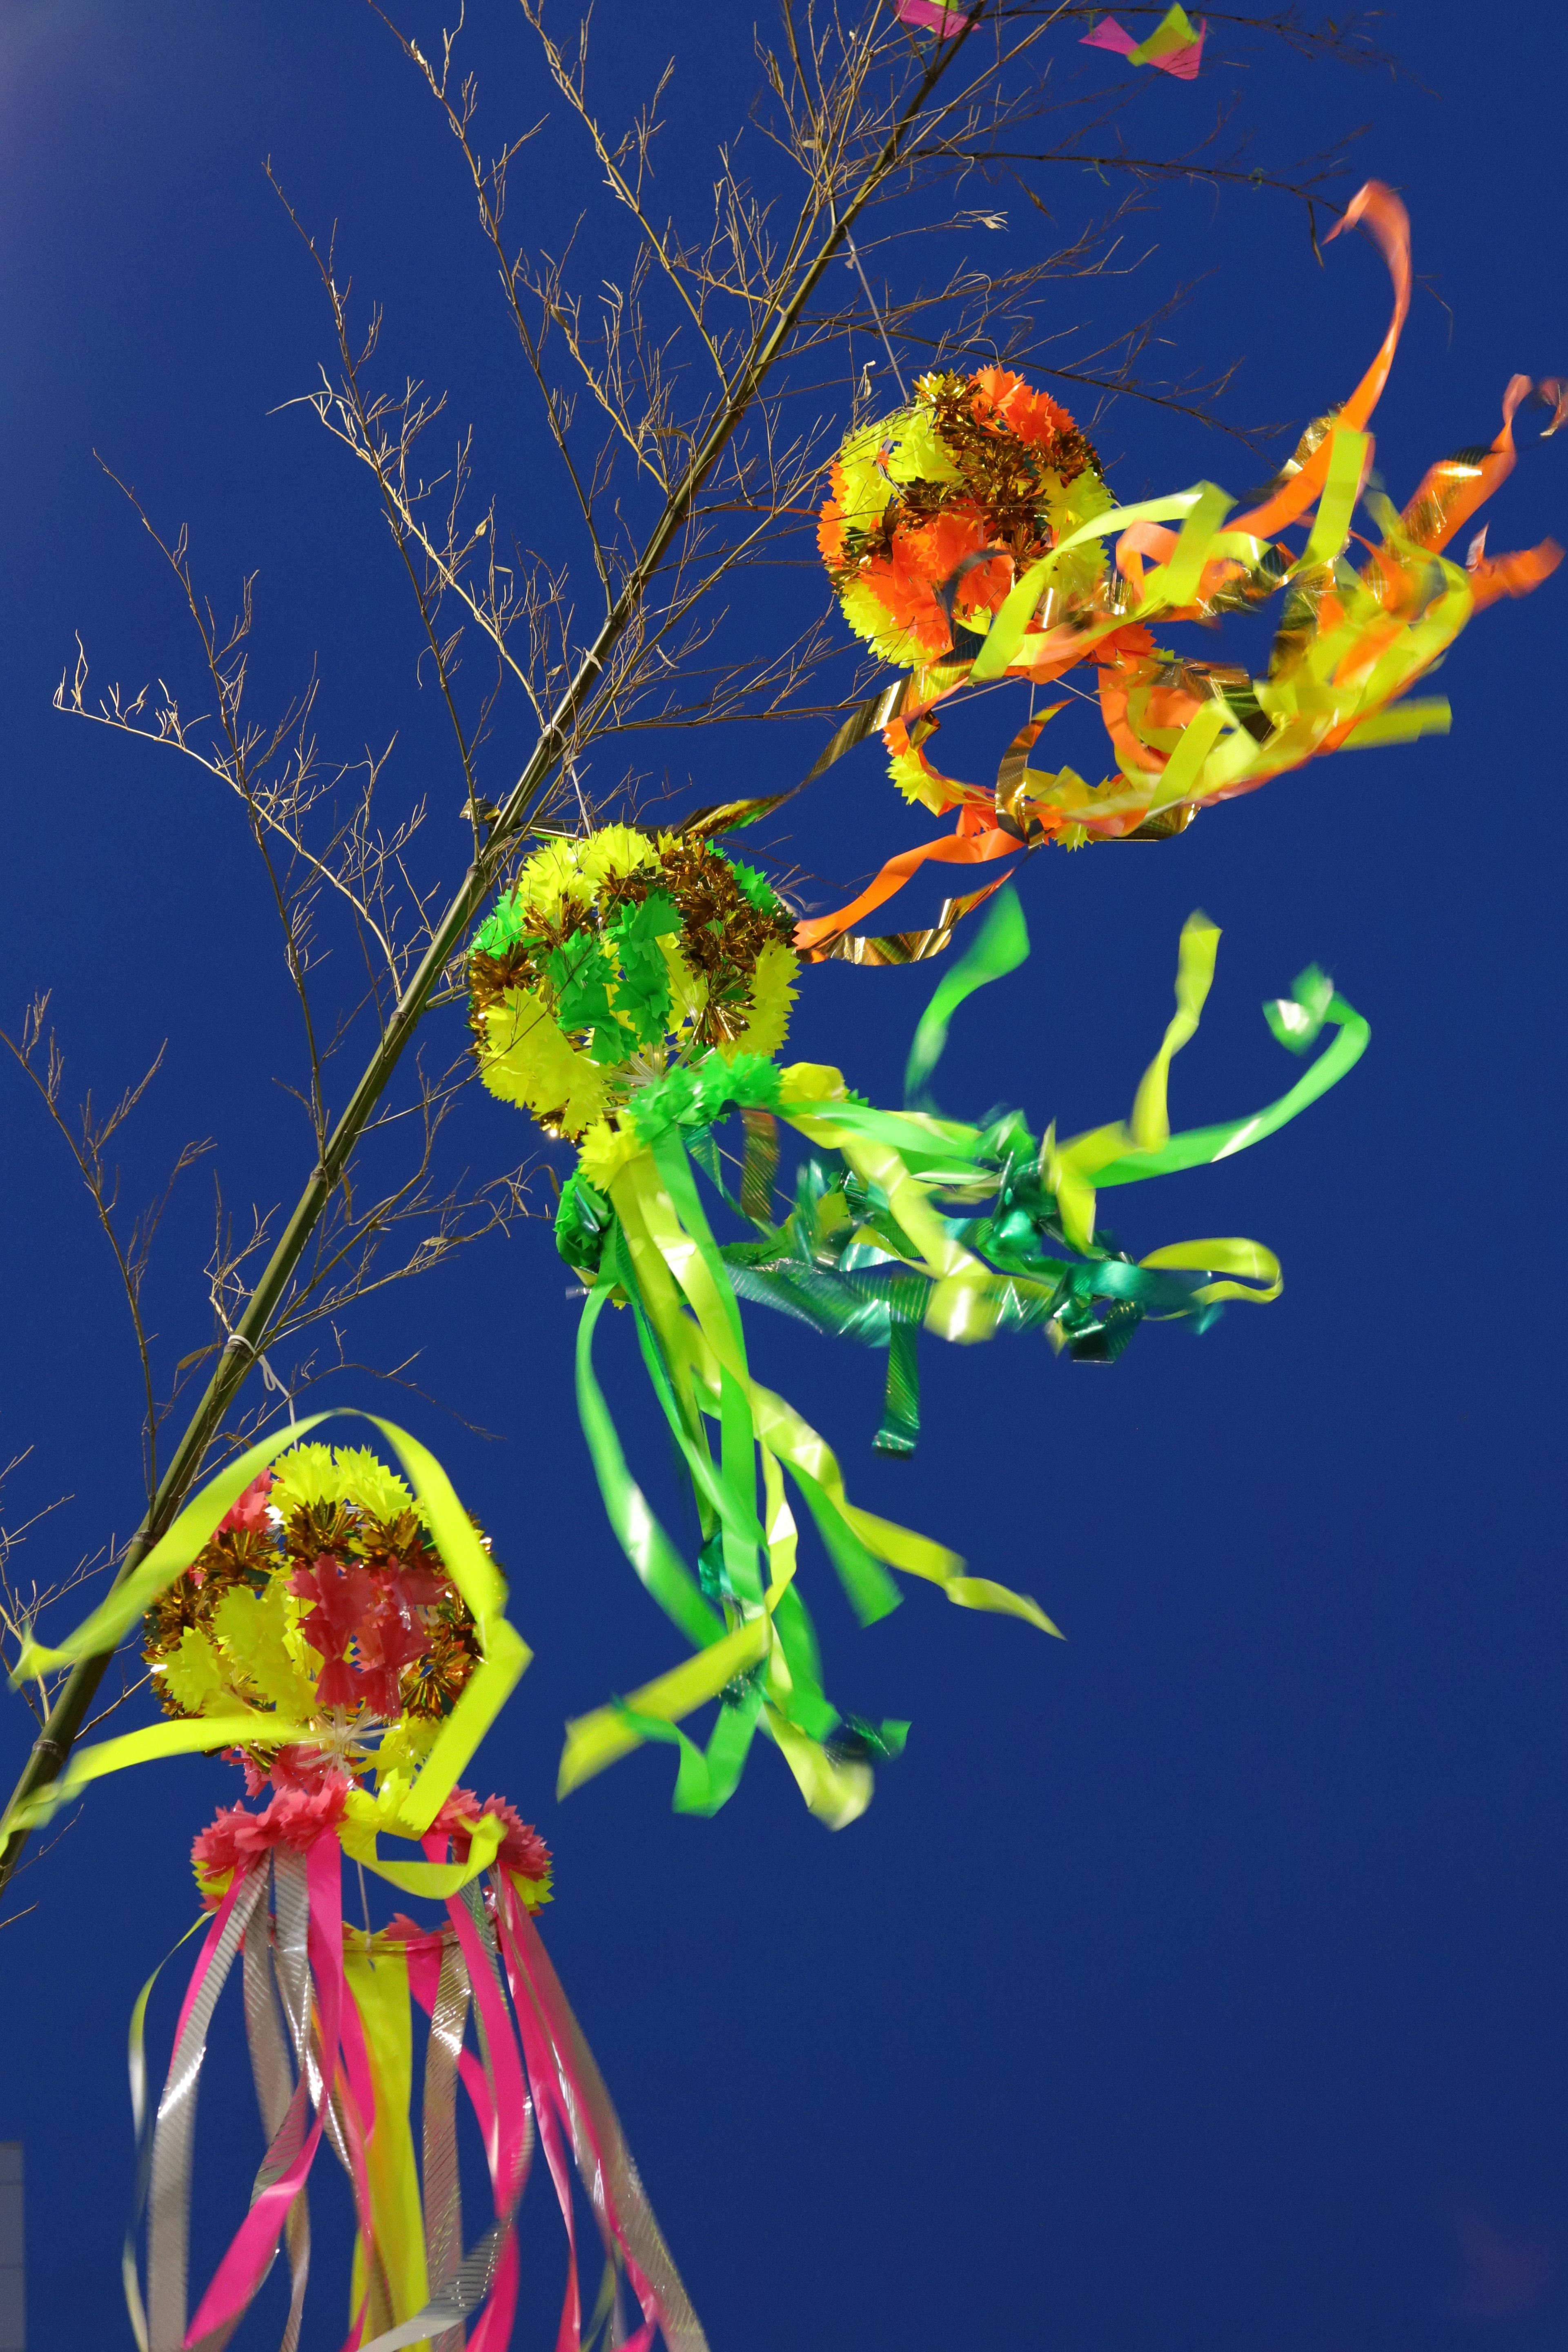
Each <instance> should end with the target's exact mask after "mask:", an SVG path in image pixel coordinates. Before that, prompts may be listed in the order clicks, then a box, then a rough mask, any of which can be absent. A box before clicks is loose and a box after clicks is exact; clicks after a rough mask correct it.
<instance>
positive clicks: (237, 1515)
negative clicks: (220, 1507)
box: [217, 1470, 272, 1536]
mask: <svg viewBox="0 0 1568 2352" xmlns="http://www.w3.org/2000/svg"><path fill="white" fill-rule="evenodd" d="M271 1492H272V1473H271V1471H270V1470H264V1471H263V1472H262V1473H261V1475H260V1477H259V1478H253V1479H252V1480H251V1482H250V1484H249V1486H247V1488H246V1490H245V1492H244V1494H243V1495H241V1496H240V1497H239V1500H238V1501H237V1503H236V1504H235V1505H234V1506H233V1507H232V1508H231V1509H230V1510H228V1511H226V1513H225V1515H224V1517H222V1518H221V1519H220V1520H219V1521H218V1523H217V1532H218V1534H219V1535H220V1536H226V1535H260V1534H261V1533H263V1532H264V1530H265V1529H266V1527H267V1524H268V1521H267V1497H268V1495H269V1494H270V1493H271Z"/></svg>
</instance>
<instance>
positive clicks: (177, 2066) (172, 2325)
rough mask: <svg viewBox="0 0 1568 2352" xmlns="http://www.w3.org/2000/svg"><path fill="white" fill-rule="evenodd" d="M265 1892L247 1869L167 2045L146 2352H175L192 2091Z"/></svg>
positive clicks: (184, 2255)
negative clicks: (175, 2036)
mask: <svg viewBox="0 0 1568 2352" xmlns="http://www.w3.org/2000/svg"><path fill="white" fill-rule="evenodd" d="M266 1892H267V1874H266V1872H265V1871H264V1870H260V1869H255V1870H252V1871H251V1872H250V1873H249V1874H247V1877H245V1878H244V1879H243V1880H242V1881H241V1882H240V1885H239V1887H238V1889H237V1892H236V1895H235V1898H234V1903H233V1906H232V1907H231V1909H230V1911H229V1915H228V1917H227V1918H226V1920H225V1921H224V1924H223V1931H222V1933H221V1935H220V1936H219V1937H218V1940H217V1946H216V1949H215V1951H214V1953H213V1956H212V1959H211V1962H210V1963H209V1965H208V1968H207V1971H206V1974H205V1977H204V1978H203V1979H202V1982H201V1986H200V1989H199V1990H198V1991H197V1994H196V1997H195V2000H194V2001H193V2002H192V2003H191V2012H190V2015H189V2016H188V2017H187V2018H186V2020H185V2024H184V2032H182V2033H181V2035H180V2038H179V2041H178V2042H176V2044H175V2046H174V2060H173V2062H172V2063H171V2065H170V2067H169V2079H168V2081H167V2083H165V2084H164V2085H163V2097H162V2098H161V2099H160V2100H159V2102H158V2120H157V2123H156V2125H155V2126H154V2127H153V2181H152V2196H151V2207H150V2212H149V2216H148V2224H147V2332H148V2342H149V2346H150V2352H182V2347H183V2346H184V2340H185V2303H186V2289H187V2284H188V2270H189V2263H190V2227H191V2157H192V2151H193V2148H194V2146H195V2128H196V2092H197V2090H198V2088H199V2087H200V2083H201V2072H202V2062H203V2060H204V2059H205V2056H206V2052H207V2032H208V2030H209V2028H210V2026H211V2024H212V2016H213V2011H214V2010H215V2009H216V2006H217V1999H218V1995H219V1994H220V1993H221V1992H222V1990H223V1989H224V1986H225V1985H226V1983H227V1981H228V1972H229V1970H230V1969H231V1968H232V1967H233V1965H234V1957H235V1954H236V1953H237V1951H238V1949H239V1947H240V1941H241V1938H242V1937H243V1936H244V1934H245V1931H246V1929H247V1927H249V1925H250V1922H251V1919H252V1917H253V1916H254V1915H255V1912H256V1907H257V1905H258V1903H260V1902H261V1901H262V1899H263V1898H264V1896H265V1895H266Z"/></svg>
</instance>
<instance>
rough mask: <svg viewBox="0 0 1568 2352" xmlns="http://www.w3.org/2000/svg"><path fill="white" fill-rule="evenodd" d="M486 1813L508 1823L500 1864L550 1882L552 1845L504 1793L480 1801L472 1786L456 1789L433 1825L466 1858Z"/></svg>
mask: <svg viewBox="0 0 1568 2352" xmlns="http://www.w3.org/2000/svg"><path fill="white" fill-rule="evenodd" d="M486 1813H491V1814H493V1815H494V1816H495V1817H496V1818H497V1820H499V1821H502V1822H505V1823H506V1835H505V1837H504V1838H503V1839H502V1840H501V1846H500V1853H498V1854H497V1856H496V1860H497V1862H498V1863H499V1864H500V1866H501V1868H502V1869H503V1870H505V1871H508V1872H510V1874H512V1876H514V1877H517V1878H528V1879H532V1880H533V1881H534V1882H535V1883H536V1884H548V1882H549V1879H550V1875H551V1873H552V1869H553V1867H554V1857H553V1856H552V1853H551V1851H550V1848H549V1847H548V1846H547V1845H546V1844H545V1843H544V1840H543V1839H542V1837H541V1836H540V1834H539V1832H538V1831H537V1830H536V1829H535V1828H534V1826H533V1824H532V1822H525V1821H524V1820H523V1818H522V1816H521V1813H519V1811H517V1809H516V1807H515V1806H513V1805H509V1804H508V1803H507V1801H506V1799H505V1798H504V1797H487V1798H486V1799H485V1801H484V1803H483V1804H482V1805H481V1804H480V1802H479V1799H478V1797H476V1796H475V1794H474V1792H473V1790H471V1789H454V1790H453V1791H452V1793H451V1795H450V1796H449V1797H448V1798H447V1801H446V1803H445V1804H444V1805H443V1806H442V1808H441V1810H440V1811H439V1812H438V1813H437V1816H436V1818H435V1820H434V1821H433V1822H432V1823H431V1824H430V1826H431V1828H432V1829H433V1830H434V1831H436V1832H437V1834H444V1835H445V1836H447V1837H449V1838H450V1839H451V1841H452V1845H453V1850H454V1851H455V1853H456V1854H457V1856H458V1861H459V1862H467V1860H468V1848H469V1846H470V1844H471V1843H472V1832H473V1827H474V1823H475V1822H478V1821H479V1820H481V1819H482V1818H483V1816H484V1815H485V1814H486Z"/></svg>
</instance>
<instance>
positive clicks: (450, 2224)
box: [424, 1931, 468, 2352]
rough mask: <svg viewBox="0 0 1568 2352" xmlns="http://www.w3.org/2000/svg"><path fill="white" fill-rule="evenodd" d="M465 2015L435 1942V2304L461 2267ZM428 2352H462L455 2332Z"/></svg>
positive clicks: (431, 2132) (450, 1940)
mask: <svg viewBox="0 0 1568 2352" xmlns="http://www.w3.org/2000/svg"><path fill="white" fill-rule="evenodd" d="M467 2020H468V1970H467V1969H466V1968H465V1967H464V1966H463V1955H462V1952H461V1950H460V1949H459V1948H458V1939H457V1937H456V1936H454V1935H452V1934H451V1933H450V1932H449V1931H448V1933H447V1935H445V1936H443V1937H442V1939H441V1975H440V1980H439V1983H438V1984H437V1991H436V2006H435V2008H434V2010H433V2011H432V2012H431V2016H430V2040H429V2045H428V2048H427V2049H426V2057H425V2120H424V2134H425V2148H424V2156H425V2163H424V2201H425V2260H426V2269H427V2271H428V2273H429V2279H430V2293H431V2295H432V2297H433V2298H434V2299H435V2300H437V2301H439V2299H440V2298H441V2296H442V2295H443V2294H446V2292H447V2289H448V2288H449V2287H450V2286H451V2284H452V2283H453V2282H454V2280H455V2279H456V2278H457V2275H458V2271H459V2270H460V2269H461V2267H462V2261H463V2202H462V2187H461V2183H460V2182H459V2180H458V2058H459V2056H460V2054H461V2052H462V2047H463V2028H464V2025H465V2023H466V2022H467ZM430 2352H463V2333H462V2329H461V2327H460V2326H458V2327H455V2328H452V2329H450V2330H448V2331H447V2333H446V2334H445V2335H443V2336H438V2337H437V2338H436V2339H435V2340H434V2341H433V2342H432V2344H431V2347H430Z"/></svg>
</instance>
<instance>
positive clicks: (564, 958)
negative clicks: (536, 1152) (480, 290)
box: [468, 824, 798, 1141]
mask: <svg viewBox="0 0 1568 2352" xmlns="http://www.w3.org/2000/svg"><path fill="white" fill-rule="evenodd" d="M794 931H795V918H794V917H793V915H791V913H790V912H789V909H788V908H786V907H785V906H784V903H783V901H782V900H781V899H780V898H778V897H777V896H776V894H775V893H774V891H773V888H772V887H771V886H770V885H769V883H768V882H767V881H766V879H765V878H764V877H763V876H762V875H761V874H759V873H757V872H756V871H755V870H754V868H752V867H751V866H745V865H742V863H741V862H740V860H739V859H736V858H730V857H727V856H725V855H724V854H723V852H722V851H721V850H718V849H715V848H714V847H713V846H712V845H711V844H710V843H709V842H705V841H692V840H689V839H687V838H686V837H684V836H683V835H679V834H675V833H658V834H654V833H645V832H641V831H639V830H638V829H637V828H636V827H634V826H631V825H624V824H617V825H606V826H605V827H604V828H603V829H602V830H600V831H598V832H596V833H592V834H589V835H586V836H585V837H584V838H583V839H580V840H572V841H552V842H549V843H547V844H546V845H545V846H544V847H543V848H542V849H541V850H538V851H537V852H536V853H535V854H534V856H531V857H530V858H529V859H528V861H527V862H526V864H525V865H524V866H522V867H521V871H520V872H519V874H518V877H517V879H516V881H515V882H514V883H513V885H512V887H511V888H510V891H508V892H507V894H506V895H505V896H504V897H503V898H500V900H499V901H498V902H497V904H496V906H495V907H494V908H493V909H492V911H491V912H490V914H489V916H488V917H487V918H486V919H485V921H484V923H483V924H482V925H481V926H480V928H479V932H478V934H477V935H476V937H475V940H474V942H473V946H472V948H471V949H470V950H469V959H468V983H469V990H470V1006H469V1016H468V1017H469V1020H470V1022H471V1024H472V1026H473V1029H474V1032H475V1036H476V1040H477V1052H478V1055H479V1074H480V1076H481V1077H482V1078H483V1080H484V1083H485V1085H486V1086H487V1087H489V1090H490V1092H491V1094H493V1095H499V1096H500V1098H501V1100H502V1101H503V1102H514V1103H518V1104H521V1106H522V1108H524V1109H526V1110H529V1111H531V1113H532V1114H533V1117H534V1118H535V1119H536V1120H537V1121H538V1123H539V1125H540V1126H541V1127H542V1128H543V1129H545V1131H546V1133H548V1134H551V1135H557V1136H566V1137H569V1138H571V1139H573V1140H574V1141H578V1140H580V1139H583V1138H584V1136H586V1135H587V1134H588V1133H589V1131H590V1130H591V1129H595V1128H597V1127H599V1126H600V1125H601V1124H603V1125H605V1126H607V1127H609V1128H610V1129H614V1128H615V1127H616V1123H617V1118H618V1114H619V1113H620V1111H621V1110H622V1109H623V1108H625V1107H626V1104H627V1103H628V1102H629V1101H630V1099H631V1097H632V1096H633V1095H634V1094H635V1093H636V1092H637V1089H638V1088H639V1087H647V1086H648V1085H649V1084H651V1083H652V1082H653V1081H654V1080H656V1079H658V1078H659V1077H661V1076H663V1075H664V1074H665V1072H666V1071H667V1070H668V1069H669V1068H670V1066H672V1065H673V1064H678V1063H687V1064H689V1063H695V1062H698V1061H700V1060H701V1059H703V1058H704V1057H705V1056H707V1055H710V1054H718V1055H721V1056H722V1057H723V1059H724V1060H725V1061H726V1062H729V1061H732V1060H734V1058H735V1057H736V1056H737V1055H742V1054H748V1055H752V1054H754V1055H772V1054H774V1053H776V1052H777V1050H778V1048H779V1047H780V1046H781V1045H783V1043H784V1036H785V1034H786V1032H787V1030H788V1028H789V1012H790V1005H791V1003H793V1001H794V997H795V987H794V982H795V973H796V971H797V970H798V959H797V958H796V956H795V950H794V947H793V945H792V940H793V937H794Z"/></svg>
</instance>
